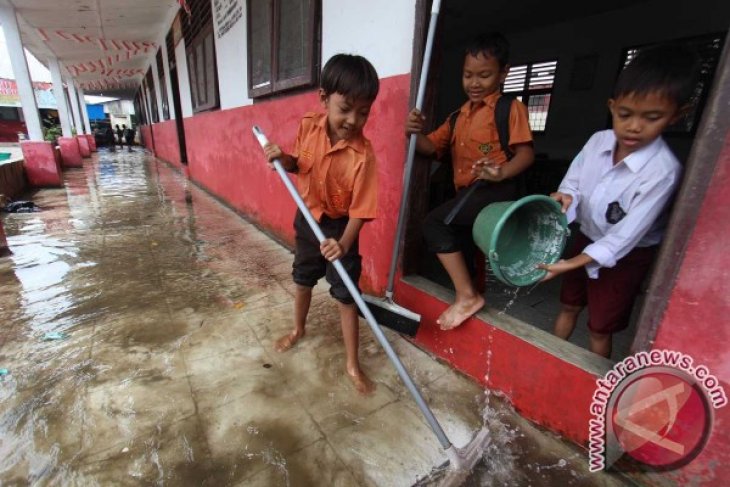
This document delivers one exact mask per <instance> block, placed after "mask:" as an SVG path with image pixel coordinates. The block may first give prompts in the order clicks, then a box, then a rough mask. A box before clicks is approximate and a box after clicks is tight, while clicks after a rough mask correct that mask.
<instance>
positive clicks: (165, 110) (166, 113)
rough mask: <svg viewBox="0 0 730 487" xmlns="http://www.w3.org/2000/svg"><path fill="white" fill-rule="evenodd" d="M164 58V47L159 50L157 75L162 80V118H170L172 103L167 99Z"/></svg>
mask: <svg viewBox="0 0 730 487" xmlns="http://www.w3.org/2000/svg"><path fill="white" fill-rule="evenodd" d="M163 64H164V62H163V60H162V49H160V50H159V51H157V76H158V77H159V80H160V98H161V100H160V103H162V118H164V119H165V120H170V104H169V101H168V99H167V83H166V82H165V68H164V66H163Z"/></svg>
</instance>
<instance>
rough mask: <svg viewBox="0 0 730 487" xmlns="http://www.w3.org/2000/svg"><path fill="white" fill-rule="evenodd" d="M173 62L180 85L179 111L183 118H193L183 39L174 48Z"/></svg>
mask: <svg viewBox="0 0 730 487" xmlns="http://www.w3.org/2000/svg"><path fill="white" fill-rule="evenodd" d="M175 62H176V63H177V82H178V84H179V85H180V109H181V110H182V116H183V117H192V116H193V100H192V98H191V96H190V78H189V77H188V58H187V57H186V56H185V39H180V42H178V43H177V46H175Z"/></svg>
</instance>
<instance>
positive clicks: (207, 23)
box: [182, 0, 219, 112]
mask: <svg viewBox="0 0 730 487" xmlns="http://www.w3.org/2000/svg"><path fill="white" fill-rule="evenodd" d="M188 6H189V7H190V15H186V14H183V16H182V31H183V38H184V39H185V55H186V56H187V61H188V75H189V76H190V95H191V97H192V102H193V111H194V112H202V111H206V110H212V109H214V108H218V106H219V95H218V72H217V68H216V58H215V41H214V37H213V10H212V6H211V0H188Z"/></svg>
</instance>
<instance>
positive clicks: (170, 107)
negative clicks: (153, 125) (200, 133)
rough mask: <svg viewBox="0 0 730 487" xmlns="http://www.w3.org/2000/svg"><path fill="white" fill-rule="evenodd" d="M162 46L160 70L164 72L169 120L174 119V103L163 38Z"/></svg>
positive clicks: (168, 61)
mask: <svg viewBox="0 0 730 487" xmlns="http://www.w3.org/2000/svg"><path fill="white" fill-rule="evenodd" d="M160 47H161V48H162V72H163V73H165V85H166V86H167V111H168V112H170V120H175V104H174V103H173V102H172V100H173V98H172V80H171V79H170V58H169V57H168V55H167V42H165V39H164V38H163V39H162V41H161V42H160Z"/></svg>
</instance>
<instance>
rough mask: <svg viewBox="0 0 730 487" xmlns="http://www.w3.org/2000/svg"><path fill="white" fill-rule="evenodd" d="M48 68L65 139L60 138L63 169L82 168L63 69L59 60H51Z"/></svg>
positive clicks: (59, 144)
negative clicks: (69, 111)
mask: <svg viewBox="0 0 730 487" xmlns="http://www.w3.org/2000/svg"><path fill="white" fill-rule="evenodd" d="M48 68H49V69H50V70H51V80H52V81H53V95H54V96H55V97H56V104H57V105H58V117H59V118H60V119H61V132H63V137H59V138H58V146H59V147H60V148H61V160H62V162H63V167H82V166H83V162H82V161H81V149H80V148H79V142H78V141H77V140H76V139H75V138H74V137H73V133H71V122H70V118H69V113H68V102H67V101H66V100H67V97H66V90H64V89H63V79H62V78H61V68H60V66H59V65H58V59H56V58H51V59H49V60H48Z"/></svg>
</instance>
